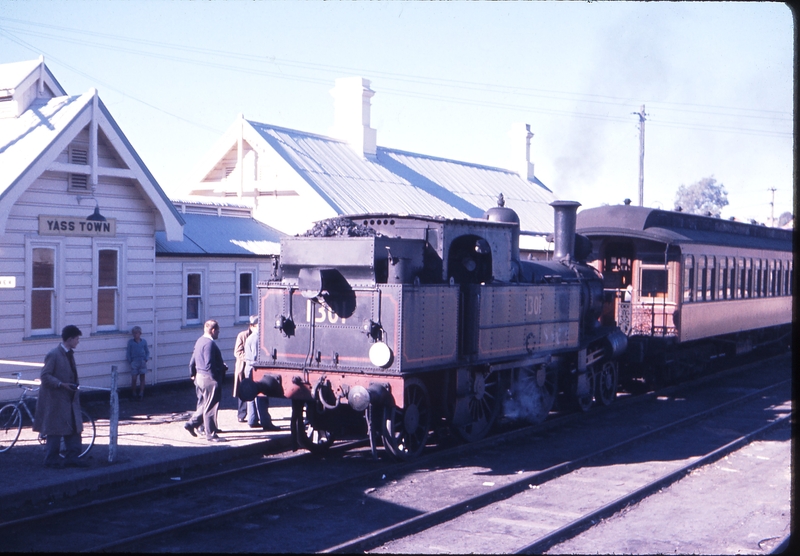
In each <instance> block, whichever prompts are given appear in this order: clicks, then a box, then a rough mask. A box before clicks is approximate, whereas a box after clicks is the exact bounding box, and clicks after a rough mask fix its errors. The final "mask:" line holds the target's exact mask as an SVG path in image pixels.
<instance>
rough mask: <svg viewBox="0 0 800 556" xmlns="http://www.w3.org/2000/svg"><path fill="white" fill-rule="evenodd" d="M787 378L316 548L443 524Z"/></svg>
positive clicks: (356, 546) (343, 548)
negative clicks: (483, 489)
mask: <svg viewBox="0 0 800 556" xmlns="http://www.w3.org/2000/svg"><path fill="white" fill-rule="evenodd" d="M790 382H791V380H785V381H781V382H779V383H777V384H773V385H770V386H767V387H765V388H762V389H760V390H757V391H754V392H750V393H749V394H745V395H743V396H740V397H738V398H735V399H733V400H728V401H727V402H724V403H722V404H719V405H717V406H714V407H712V408H709V409H705V410H703V411H700V412H698V413H695V414H693V415H689V416H687V417H683V418H681V419H679V420H677V421H674V422H672V423H668V424H666V425H662V426H660V427H657V428H655V429H652V430H649V431H646V432H644V433H641V434H638V435H635V436H633V437H631V438H629V439H627V440H622V441H620V442H617V443H615V444H613V445H611V446H608V447H605V448H601V449H600V450H596V451H594V452H591V453H589V454H586V455H584V456H581V457H579V458H576V459H574V460H570V461H567V462H563V463H560V464H557V465H554V466H552V467H549V468H547V469H543V470H541V471H536V472H533V473H528V474H525V475H521V476H520V478H519V479H517V480H515V481H513V482H511V483H508V484H506V485H503V486H501V487H496V488H494V489H492V490H489V491H487V492H484V493H482V494H479V495H477V496H473V497H471V498H468V499H466V500H462V501H461V502H457V503H456V504H453V505H450V506H447V507H444V508H440V509H438V510H433V511H430V512H426V513H423V514H420V515H417V516H415V517H412V518H409V519H407V520H405V521H402V522H400V523H397V524H395V525H391V526H389V527H385V528H383V529H380V530H378V531H374V532H372V533H369V534H367V535H363V536H361V537H358V538H356V539H353V540H351V541H348V542H345V543H341V544H338V545H336V546H332V547H329V548H327V549H325V550H322V551H320V552H321V553H349V552H356V551H359V552H360V551H366V550H370V549H372V548H376V547H378V546H380V545H382V544H385V543H386V542H388V541H391V540H395V539H398V538H401V537H404V536H408V535H412V534H415V533H418V532H420V531H423V530H425V529H429V528H431V527H433V526H435V525H439V524H441V523H444V522H445V521H448V520H451V519H453V518H455V517H458V516H460V515H463V514H465V513H467V512H470V511H475V510H477V509H480V508H483V507H486V506H488V505H490V504H493V503H495V502H497V501H500V500H505V499H508V498H510V497H512V496H514V495H516V494H519V493H521V492H524V491H526V490H528V489H529V488H530V487H531V485H540V484H543V483H545V482H547V481H551V480H553V479H555V478H558V477H561V476H563V475H566V474H567V473H569V472H571V471H573V470H574V469H577V468H580V467H582V466H584V465H585V464H587V463H588V462H590V461H592V460H593V459H597V458H599V457H602V456H604V455H607V454H609V453H611V452H613V451H615V450H618V449H620V448H623V447H627V446H630V445H632V444H634V443H636V442H639V441H641V440H643V439H645V438H648V437H652V436H655V435H657V434H660V433H663V432H665V431H667V430H670V429H674V428H678V427H680V426H683V425H686V424H688V423H691V422H694V421H698V420H700V419H703V418H705V417H708V416H709V415H712V414H714V413H716V412H718V411H720V410H722V409H725V408H726V407H728V406H732V405H736V404H741V403H742V402H744V401H747V400H748V399H750V398H753V397H756V396H759V395H761V394H763V393H764V392H766V391H768V390H772V389H774V388H778V387H780V386H782V385H784V384H787V383H790Z"/></svg>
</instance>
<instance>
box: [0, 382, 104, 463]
mask: <svg viewBox="0 0 800 556" xmlns="http://www.w3.org/2000/svg"><path fill="white" fill-rule="evenodd" d="M14 376H15V377H16V379H17V380H20V377H21V376H22V373H14ZM17 386H19V387H20V388H22V395H21V396H20V397H19V399H18V400H17V401H16V402H12V403H9V404H7V405H4V406H3V407H2V408H0V453H3V452H7V451H8V450H10V449H11V448H12V447H13V446H14V444H16V443H17V440H19V435H20V433H21V432H22V419H23V417H24V414H26V413H27V415H28V418H29V419H30V421H31V424H33V413H31V410H30V408H29V407H28V404H27V403H26V400H28V399H33V398H29V397H28V395H29V394H31V393H34V392H37V391H38V390H39V388H38V387H37V388H32V387H30V386H27V385H25V384H20V383H19V382H17ZM81 419H82V421H83V436H82V438H81V442H82V445H83V449H82V450H81V453H80V454H79V455H78V457H79V458H82V457H83V456H85V455H86V454H88V453H89V450H91V449H92V446H94V440H95V438H96V437H97V427H96V426H95V424H94V419H92V417H91V415H89V414H88V413H86V411H85V410H84V409H81ZM38 440H39V444H44V443H45V442H46V441H47V435H44V434H41V433H39V437H38ZM60 455H61V457H62V458H63V457H64V455H65V447H64V440H63V439H62V440H61V454H60Z"/></svg>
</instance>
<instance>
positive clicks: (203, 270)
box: [181, 264, 208, 327]
mask: <svg viewBox="0 0 800 556" xmlns="http://www.w3.org/2000/svg"><path fill="white" fill-rule="evenodd" d="M190 274H199V275H200V294H199V295H198V296H192V297H193V298H194V297H196V298H197V299H198V300H199V301H198V307H197V315H198V316H197V318H196V319H190V318H189V317H188V315H187V311H188V308H189V302H188V300H189V275H190ZM207 295H208V266H207V265H198V264H187V265H184V266H183V277H182V279H181V321H182V322H183V326H185V327H194V326H202V325H203V323H204V322H205V320H206V319H205V318H204V317H205V312H206V305H207V303H206V301H207V299H206V297H207Z"/></svg>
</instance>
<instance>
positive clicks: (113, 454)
mask: <svg viewBox="0 0 800 556" xmlns="http://www.w3.org/2000/svg"><path fill="white" fill-rule="evenodd" d="M110 409H111V414H110V415H109V416H108V463H114V461H115V460H116V459H117V425H118V423H119V395H118V394H117V366H116V365H111V408H110Z"/></svg>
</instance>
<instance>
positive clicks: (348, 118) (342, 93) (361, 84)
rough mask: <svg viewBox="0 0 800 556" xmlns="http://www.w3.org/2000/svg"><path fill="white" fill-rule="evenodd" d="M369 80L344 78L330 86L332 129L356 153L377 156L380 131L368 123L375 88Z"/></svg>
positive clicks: (334, 134) (332, 133) (335, 135)
mask: <svg viewBox="0 0 800 556" xmlns="http://www.w3.org/2000/svg"><path fill="white" fill-rule="evenodd" d="M369 84H370V81H369V79H364V78H362V77H343V78H341V79H337V80H336V86H335V87H334V88H333V89H331V95H333V99H334V101H333V107H334V118H333V130H332V132H331V135H333V136H334V137H336V138H337V139H342V140H343V141H346V142H347V144H348V145H350V148H351V149H353V150H354V151H355V152H356V154H358V155H359V156H362V157H365V158H366V157H374V156H375V153H376V152H377V142H376V141H377V131H376V130H374V129H372V128H371V127H370V126H369V116H370V99H371V98H372V96H373V95H374V94H375V91H373V90H372V89H370V88H369Z"/></svg>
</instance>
